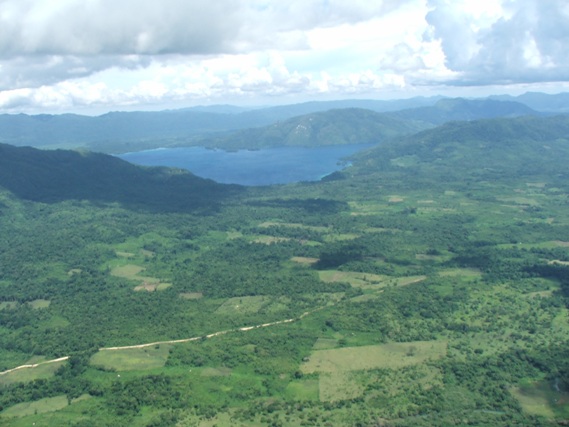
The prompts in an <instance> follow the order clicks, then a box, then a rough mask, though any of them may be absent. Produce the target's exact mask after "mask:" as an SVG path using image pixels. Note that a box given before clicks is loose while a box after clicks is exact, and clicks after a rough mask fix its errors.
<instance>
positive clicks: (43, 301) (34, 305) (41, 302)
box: [28, 299, 51, 310]
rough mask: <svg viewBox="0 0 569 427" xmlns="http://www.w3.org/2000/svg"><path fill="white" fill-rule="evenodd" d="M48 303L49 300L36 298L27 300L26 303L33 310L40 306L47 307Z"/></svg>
mask: <svg viewBox="0 0 569 427" xmlns="http://www.w3.org/2000/svg"><path fill="white" fill-rule="evenodd" d="M50 304H51V301H49V300H46V299H36V300H33V301H30V302H28V305H29V306H30V307H32V308H33V309H34V310H39V309H40V308H48V307H49V305H50Z"/></svg>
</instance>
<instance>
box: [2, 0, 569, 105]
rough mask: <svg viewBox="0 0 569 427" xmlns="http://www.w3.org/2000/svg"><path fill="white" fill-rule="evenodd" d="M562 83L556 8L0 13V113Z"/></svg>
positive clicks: (194, 5) (383, 2)
mask: <svg viewBox="0 0 569 427" xmlns="http://www.w3.org/2000/svg"><path fill="white" fill-rule="evenodd" d="M568 71H569V6H567V3H566V1H565V0H548V1H547V2H544V1H540V0H404V1H401V0H376V1H371V2H370V1H369V0H351V1H346V0H288V1H280V0H247V1H246V0H215V1H210V2H197V1H187V0H162V1H160V2H158V1H154V0H120V1H116V0H112V1H111V0H81V1H79V0H50V1H49V2H46V1H44V0H0V111H2V110H3V111H11V112H16V111H37V110H41V109H42V108H46V109H50V110H52V111H57V110H73V109H75V108H80V107H97V108H98V109H100V110H102V109H105V108H107V109H121V108H123V107H125V106H131V107H132V108H135V107H136V106H140V107H144V106H153V107H155V108H159V106H160V105H169V104H172V103H185V104H186V105H187V104H192V103H210V102H234V103H240V102H248V103H251V102H255V101H256V102H258V103H264V102H273V101H274V102H276V101H277V100H284V101H286V102H294V101H295V100H306V99H310V98H311V97H315V96H328V97H337V98H340V97H345V96H367V97H375V96H381V95H382V94H384V93H387V92H390V93H392V92H395V91H400V93H402V94H403V96H404V95H405V93H409V94H416V93H417V91H421V90H427V89H429V88H432V90H436V88H440V90H447V89H448V88H449V87H452V86H455V87H456V86H459V85H471V86H480V85H485V86H487V87H494V85H497V84H513V85H517V84H529V83H532V82H539V83H544V84H546V83H548V82H553V81H557V82H559V81H566V80H568V78H567V76H568V75H569V73H568ZM402 91H404V92H402ZM284 101H282V102H284Z"/></svg>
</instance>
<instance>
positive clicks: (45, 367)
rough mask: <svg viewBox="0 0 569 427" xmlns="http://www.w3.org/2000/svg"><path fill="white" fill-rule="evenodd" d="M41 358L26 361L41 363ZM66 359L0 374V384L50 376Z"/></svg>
mask: <svg viewBox="0 0 569 427" xmlns="http://www.w3.org/2000/svg"><path fill="white" fill-rule="evenodd" d="M42 360H43V358H42V359H40V360H37V359H32V360H29V361H28V362H26V364H27V365H29V364H35V363H41V362H42ZM65 363H67V362H66V361H64V360H63V361H61V362H55V363H44V364H40V365H39V366H36V367H35V368H23V369H18V370H17V371H12V372H9V373H7V374H3V375H0V385H8V384H14V383H19V382H29V381H34V380H39V379H45V378H50V377H52V376H53V375H54V373H55V372H56V371H57V370H58V369H59V368H60V367H61V366H63V365H64V364H65Z"/></svg>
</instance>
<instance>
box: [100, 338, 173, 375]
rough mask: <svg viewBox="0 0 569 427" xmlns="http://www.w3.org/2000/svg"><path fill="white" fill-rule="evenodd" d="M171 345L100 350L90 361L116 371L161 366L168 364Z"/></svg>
mask: <svg viewBox="0 0 569 427" xmlns="http://www.w3.org/2000/svg"><path fill="white" fill-rule="evenodd" d="M170 347H172V346H171V345H168V344H160V345H157V346H155V347H145V348H132V349H125V350H105V351H99V352H97V353H95V354H94V355H93V356H92V357H91V361H90V363H91V365H94V366H101V367H103V368H105V369H114V370H116V371H138V370H145V369H154V368H161V367H163V366H164V365H165V364H166V359H168V352H169V350H170Z"/></svg>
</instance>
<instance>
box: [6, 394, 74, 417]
mask: <svg viewBox="0 0 569 427" xmlns="http://www.w3.org/2000/svg"><path fill="white" fill-rule="evenodd" d="M67 405H69V402H68V400H67V396H65V395H63V396H56V397H47V398H45V399H40V400H35V401H33V402H23V403H18V404H17V405H14V406H11V407H9V408H7V409H5V410H3V411H2V412H0V417H2V418H7V417H25V416H28V415H37V414H44V413H47V412H55V411H59V410H60V409H63V408H65V407H66V406H67Z"/></svg>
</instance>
